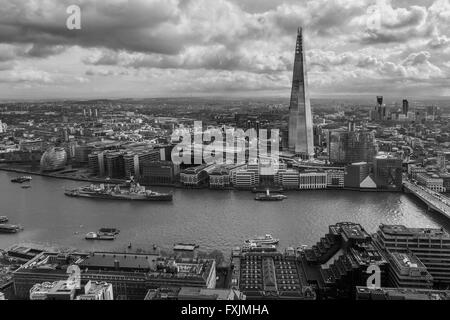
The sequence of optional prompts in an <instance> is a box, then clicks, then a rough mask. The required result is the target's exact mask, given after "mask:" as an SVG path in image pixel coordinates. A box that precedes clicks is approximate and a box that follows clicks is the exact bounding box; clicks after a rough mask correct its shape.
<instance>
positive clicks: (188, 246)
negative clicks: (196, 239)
mask: <svg viewBox="0 0 450 320" xmlns="http://www.w3.org/2000/svg"><path fill="white" fill-rule="evenodd" d="M197 248H198V245H197V244H193V243H176V244H174V245H173V250H174V251H194V250H195V249H197Z"/></svg>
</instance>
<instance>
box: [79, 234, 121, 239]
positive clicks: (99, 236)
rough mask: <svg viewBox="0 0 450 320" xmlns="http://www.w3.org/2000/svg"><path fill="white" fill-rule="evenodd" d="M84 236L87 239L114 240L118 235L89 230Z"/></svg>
mask: <svg viewBox="0 0 450 320" xmlns="http://www.w3.org/2000/svg"><path fill="white" fill-rule="evenodd" d="M84 238H85V239H86V240H114V239H115V238H116V237H115V236H113V235H107V234H99V233H97V232H88V233H87V234H86V236H85V237H84Z"/></svg>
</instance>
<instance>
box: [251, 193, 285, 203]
mask: <svg viewBox="0 0 450 320" xmlns="http://www.w3.org/2000/svg"><path fill="white" fill-rule="evenodd" d="M286 198H287V196H285V195H284V194H270V192H269V190H266V193H258V194H257V195H256V196H255V200H258V201H281V200H284V199H286Z"/></svg>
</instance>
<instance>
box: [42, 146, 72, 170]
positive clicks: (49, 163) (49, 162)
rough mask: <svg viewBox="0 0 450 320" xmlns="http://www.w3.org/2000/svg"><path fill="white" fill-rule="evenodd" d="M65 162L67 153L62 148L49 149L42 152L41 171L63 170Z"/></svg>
mask: <svg viewBox="0 0 450 320" xmlns="http://www.w3.org/2000/svg"><path fill="white" fill-rule="evenodd" d="M66 162H67V152H66V150H64V148H59V147H51V148H49V149H47V151H45V152H44V154H43V155H42V158H41V170H42V171H54V170H59V169H63V168H64V166H65V165H66Z"/></svg>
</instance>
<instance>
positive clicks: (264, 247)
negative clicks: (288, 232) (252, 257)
mask: <svg viewBox="0 0 450 320" xmlns="http://www.w3.org/2000/svg"><path fill="white" fill-rule="evenodd" d="M242 251H244V252H273V251H277V246H276V245H273V244H261V243H254V242H250V243H246V244H245V245H244V246H242Z"/></svg>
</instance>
